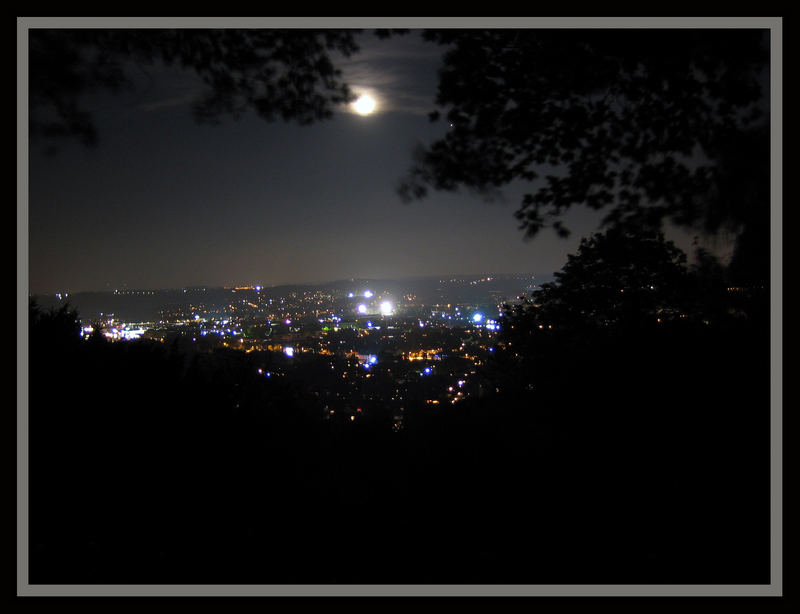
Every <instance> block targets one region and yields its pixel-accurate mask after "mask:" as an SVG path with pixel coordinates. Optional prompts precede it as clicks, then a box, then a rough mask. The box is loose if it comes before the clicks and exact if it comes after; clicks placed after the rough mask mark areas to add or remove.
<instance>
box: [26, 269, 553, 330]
mask: <svg viewBox="0 0 800 614" xmlns="http://www.w3.org/2000/svg"><path fill="white" fill-rule="evenodd" d="M552 280H553V275H552V274H547V275H540V274H516V273H499V274H491V273H489V274H476V275H463V274H460V275H449V276H435V277H415V278H404V279H341V280H335V281H328V282H320V283H315V284H287V285H280V286H267V287H263V288H261V289H260V292H261V294H262V295H264V296H267V297H270V298H273V297H274V298H283V297H288V296H290V295H291V294H292V293H299V292H307V291H309V290H322V291H326V292H330V293H331V294H334V295H340V294H341V295H345V296H346V295H347V293H349V292H354V293H360V292H363V291H364V290H366V289H370V290H372V291H373V292H375V293H388V294H391V295H393V296H396V297H401V296H404V295H406V294H413V295H415V296H416V297H417V299H416V301H415V302H417V303H423V304H437V303H473V304H491V303H495V302H497V300H513V299H514V298H515V297H516V296H518V295H520V294H521V293H523V292H531V291H532V290H534V289H535V288H536V287H538V286H540V285H541V284H543V283H546V282H549V281H552ZM234 291H235V290H234V289H233V288H230V287H228V288H223V287H187V288H174V289H168V290H148V289H136V290H124V291H108V292H77V293H74V294H68V295H66V294H60V295H52V294H49V295H35V297H34V298H35V299H36V300H37V302H38V303H39V305H40V306H42V307H43V308H45V309H48V308H51V307H60V306H61V305H63V304H64V303H65V302H69V304H70V305H71V306H72V307H74V308H75V309H77V310H78V313H79V314H80V316H81V318H82V319H84V320H90V319H92V318H95V317H98V316H99V315H101V314H104V315H108V314H114V316H115V317H116V318H118V319H120V320H123V321H128V322H152V321H157V320H158V319H159V313H160V311H161V310H162V309H163V308H165V307H168V306H172V305H188V304H192V303H199V302H202V303H204V304H206V305H218V306H219V307H220V308H222V307H223V306H224V305H226V304H227V303H228V301H229V300H230V296H231V293H232V292H234Z"/></svg>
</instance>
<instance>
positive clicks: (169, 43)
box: [29, 28, 386, 144]
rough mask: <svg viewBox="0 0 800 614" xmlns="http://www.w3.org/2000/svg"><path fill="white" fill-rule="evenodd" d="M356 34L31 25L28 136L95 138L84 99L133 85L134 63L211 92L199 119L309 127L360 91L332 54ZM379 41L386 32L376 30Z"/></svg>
mask: <svg viewBox="0 0 800 614" xmlns="http://www.w3.org/2000/svg"><path fill="white" fill-rule="evenodd" d="M356 32H357V30H311V29H289V30H285V29H191V28H188V29H31V30H30V33H29V35H30V40H29V75H30V76H29V103H30V112H31V115H30V134H31V137H33V138H36V137H48V138H49V139H53V138H55V137H73V138H78V139H79V140H80V141H81V142H83V143H84V144H93V143H95V142H96V141H97V138H98V135H97V129H96V127H95V125H94V123H93V120H92V117H91V114H90V113H89V112H88V111H86V110H85V109H83V108H82V107H81V99H82V97H84V96H85V95H87V94H90V93H92V92H94V91H97V90H103V89H105V90H110V91H115V92H118V91H120V90H122V89H123V88H126V87H130V86H131V85H132V79H131V73H132V72H133V70H134V68H135V67H136V66H142V65H154V64H156V63H163V64H165V65H167V66H176V67H180V68H183V69H185V70H188V71H193V72H194V73H196V74H197V75H198V77H200V79H201V80H202V81H203V83H204V84H205V85H206V87H207V89H206V91H205V93H204V94H203V95H202V97H201V98H199V99H198V100H197V101H195V103H194V105H193V112H194V116H195V118H196V119H197V120H198V121H200V122H216V121H218V120H219V119H220V117H221V116H223V115H231V116H233V117H239V116H241V114H242V113H244V112H245V111H246V110H248V109H249V110H252V111H254V112H255V113H256V114H257V115H258V116H259V117H261V118H262V119H264V120H266V121H275V120H278V119H280V120H284V121H292V122H297V123H299V124H310V123H313V122H316V121H319V120H323V119H326V118H329V117H330V116H331V115H332V112H333V111H332V109H333V108H334V107H335V106H336V105H338V104H342V103H346V102H349V101H351V100H352V99H353V95H352V93H351V91H350V89H349V87H348V86H347V84H346V83H344V82H343V80H342V78H341V71H340V70H339V69H337V68H336V67H335V66H334V63H333V60H332V59H331V54H333V53H335V52H338V53H340V54H342V55H343V56H344V57H348V56H350V55H351V54H353V53H355V52H356V51H358V46H357V45H356V43H355V33H356ZM376 34H377V35H378V36H385V35H386V33H385V32H383V31H377V32H376Z"/></svg>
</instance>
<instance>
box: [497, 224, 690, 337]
mask: <svg viewBox="0 0 800 614" xmlns="http://www.w3.org/2000/svg"><path fill="white" fill-rule="evenodd" d="M692 289H693V288H692V286H691V285H690V283H689V271H688V269H687V268H686V254H684V253H683V251H681V250H680V249H679V248H678V247H676V246H675V244H674V243H673V242H672V241H667V240H666V239H665V238H664V235H663V234H662V233H660V232H654V231H650V232H639V233H634V232H630V231H625V230H623V229H621V228H611V229H609V230H607V231H606V232H605V233H596V234H594V235H592V236H591V237H589V238H584V239H582V240H581V243H580V246H579V248H578V251H577V253H575V254H570V255H569V256H568V257H567V262H566V264H565V265H564V267H563V269H562V270H561V271H558V272H556V273H555V282H554V283H546V284H544V285H542V287H541V288H540V289H539V290H537V291H536V292H534V293H533V294H532V295H531V297H530V298H529V299H528V300H526V301H522V302H520V303H517V304H515V305H513V306H510V307H509V308H508V310H507V311H506V318H507V319H508V320H509V325H508V326H505V327H502V328H501V330H502V331H504V333H505V334H506V335H508V334H510V333H511V332H512V331H514V332H516V331H517V329H521V330H528V331H531V332H534V331H537V330H540V326H541V327H542V329H544V328H547V330H551V329H552V328H556V329H558V330H561V329H564V328H567V329H569V330H586V329H590V328H592V329H597V328H603V327H610V328H616V329H619V328H624V327H634V328H641V327H643V326H648V325H652V324H656V323H659V322H660V321H662V320H663V321H665V322H666V321H667V320H672V319H674V318H676V317H680V316H681V315H684V316H685V315H686V314H685V313H684V312H685V310H686V307H687V306H688V305H689V298H690V296H691V290H692ZM523 319H524V320H526V321H527V320H530V321H528V322H527V324H526V325H521V324H522V320H523ZM512 326H513V328H512Z"/></svg>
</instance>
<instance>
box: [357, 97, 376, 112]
mask: <svg viewBox="0 0 800 614" xmlns="http://www.w3.org/2000/svg"><path fill="white" fill-rule="evenodd" d="M376 106H377V103H376V102H375V99H374V98H373V97H372V96H369V95H367V94H362V95H361V97H360V98H359V99H358V100H356V101H355V102H354V103H353V109H354V110H355V112H356V113H358V114H359V115H369V114H370V113H372V112H373V111H374V110H375V107H376Z"/></svg>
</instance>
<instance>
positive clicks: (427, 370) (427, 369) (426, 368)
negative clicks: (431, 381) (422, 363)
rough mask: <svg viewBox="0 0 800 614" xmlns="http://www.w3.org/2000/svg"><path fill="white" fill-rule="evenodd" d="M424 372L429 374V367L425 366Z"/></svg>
mask: <svg viewBox="0 0 800 614" xmlns="http://www.w3.org/2000/svg"><path fill="white" fill-rule="evenodd" d="M425 374H426V375H430V374H431V368H430V367H425Z"/></svg>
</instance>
